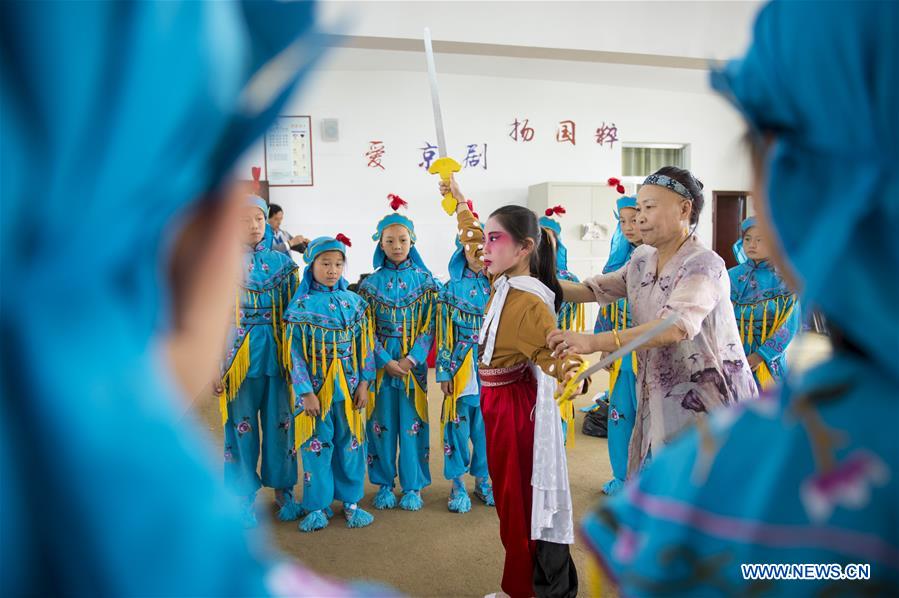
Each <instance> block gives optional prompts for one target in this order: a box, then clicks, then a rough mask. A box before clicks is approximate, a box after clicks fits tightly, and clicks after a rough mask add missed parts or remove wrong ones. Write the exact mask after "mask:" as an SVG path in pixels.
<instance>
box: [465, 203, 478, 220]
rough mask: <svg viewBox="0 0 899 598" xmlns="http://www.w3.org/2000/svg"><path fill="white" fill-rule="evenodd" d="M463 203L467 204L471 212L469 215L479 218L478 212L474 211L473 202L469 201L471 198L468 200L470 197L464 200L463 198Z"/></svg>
mask: <svg viewBox="0 0 899 598" xmlns="http://www.w3.org/2000/svg"><path fill="white" fill-rule="evenodd" d="M465 203H466V204H468V210H469V211H470V212H471V215H472V216H474V217H475V218H478V219H480V218H479V217H478V213H477V212H475V211H474V204H473V203H472V202H471V200H470V199H466V200H465Z"/></svg>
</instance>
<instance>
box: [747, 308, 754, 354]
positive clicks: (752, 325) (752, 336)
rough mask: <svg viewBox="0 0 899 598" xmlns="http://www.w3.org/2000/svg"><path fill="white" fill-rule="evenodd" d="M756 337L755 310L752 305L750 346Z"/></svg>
mask: <svg viewBox="0 0 899 598" xmlns="http://www.w3.org/2000/svg"><path fill="white" fill-rule="evenodd" d="M753 339H755V310H754V309H752V308H751V307H750V308H749V339H748V340H749V346H750V347H751V346H752V341H753Z"/></svg>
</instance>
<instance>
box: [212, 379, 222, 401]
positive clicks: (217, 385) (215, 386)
mask: <svg viewBox="0 0 899 598" xmlns="http://www.w3.org/2000/svg"><path fill="white" fill-rule="evenodd" d="M223 392H225V385H224V384H222V379H221V378H216V379H214V380H213V381H212V393H213V396H216V397H219V396H221V395H222V393H223Z"/></svg>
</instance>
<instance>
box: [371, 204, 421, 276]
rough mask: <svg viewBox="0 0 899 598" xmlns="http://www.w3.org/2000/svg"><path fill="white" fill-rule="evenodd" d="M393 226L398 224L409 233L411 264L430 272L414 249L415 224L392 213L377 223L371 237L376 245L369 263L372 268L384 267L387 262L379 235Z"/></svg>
mask: <svg viewBox="0 0 899 598" xmlns="http://www.w3.org/2000/svg"><path fill="white" fill-rule="evenodd" d="M394 224H399V225H400V226H405V227H406V229H407V230H408V231H409V238H410V239H411V240H412V248H411V249H410V250H409V259H411V260H412V262H413V263H414V264H415V265H416V266H418V267H419V268H421V269H422V270H424V271H426V272H430V270H428V268H427V266H425V263H424V260H422V259H421V255H420V254H419V253H418V250H417V249H416V248H415V240H416V237H415V224H413V223H412V221H411V220H409V219H408V218H406V217H405V216H403V215H402V214H397V213H396V212H394V213H393V214H388V215H386V216H384V217H383V218H381V221H380V222H378V230H377V231H376V232H375V234H373V235H372V236H371V240H372V241H374V242H375V243H377V245H376V246H375V254H374V256H373V257H372V260H371V263H372V266H373V267H374V268H380V267H381V266H383V265H384V262H386V261H387V255H386V254H385V253H384V250H383V249H381V235H383V234H384V230H385V229H386V228H387V227H389V226H393V225H394Z"/></svg>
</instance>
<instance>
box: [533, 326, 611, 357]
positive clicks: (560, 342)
mask: <svg viewBox="0 0 899 598" xmlns="http://www.w3.org/2000/svg"><path fill="white" fill-rule="evenodd" d="M597 336H598V335H593V334H581V333H579V332H572V331H570V330H553V331H552V332H550V333H549V336H547V337H546V342H547V343H548V344H549V348H550V349H552V351H553V356H554V357H560V356H563V355H572V354H575V355H589V354H590V353H595V352H596V351H598V350H599V348H598V347H597V346H596V338H597Z"/></svg>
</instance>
